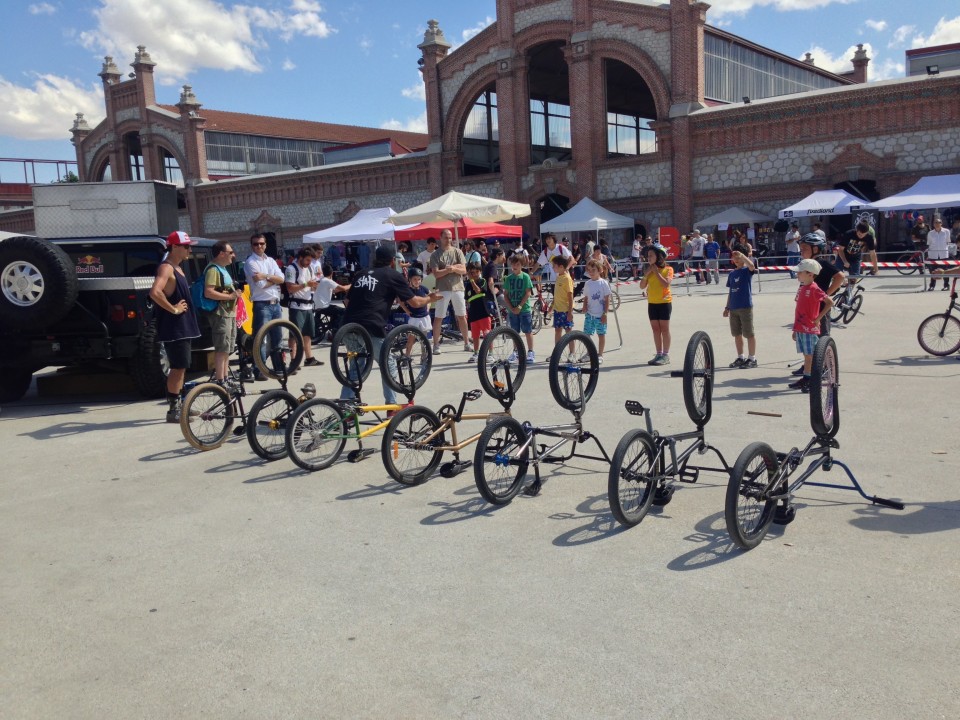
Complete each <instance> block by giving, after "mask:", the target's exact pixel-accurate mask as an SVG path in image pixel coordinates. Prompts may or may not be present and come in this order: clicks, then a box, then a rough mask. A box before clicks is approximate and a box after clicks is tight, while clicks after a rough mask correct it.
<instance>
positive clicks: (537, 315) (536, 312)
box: [530, 303, 543, 335]
mask: <svg viewBox="0 0 960 720" xmlns="http://www.w3.org/2000/svg"><path fill="white" fill-rule="evenodd" d="M530 325H531V328H530V329H531V331H532V332H533V334H534V335H536V334H537V333H538V332H540V328H542V327H543V313H542V312H541V311H540V306H539V305H537V304H536V303H534V305H533V309H532V310H531V311H530Z"/></svg>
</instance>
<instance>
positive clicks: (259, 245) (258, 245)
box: [251, 243, 266, 247]
mask: <svg viewBox="0 0 960 720" xmlns="http://www.w3.org/2000/svg"><path fill="white" fill-rule="evenodd" d="M251 244H252V245H253V246H254V247H265V246H266V243H251Z"/></svg>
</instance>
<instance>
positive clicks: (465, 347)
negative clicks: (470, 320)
mask: <svg viewBox="0 0 960 720" xmlns="http://www.w3.org/2000/svg"><path fill="white" fill-rule="evenodd" d="M463 351H464V352H473V347H472V346H471V345H470V343H466V342H465V343H464V344H463Z"/></svg>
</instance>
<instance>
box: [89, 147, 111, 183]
mask: <svg viewBox="0 0 960 720" xmlns="http://www.w3.org/2000/svg"><path fill="white" fill-rule="evenodd" d="M112 144H113V143H106V144H105V145H103V146H102V147H101V148H100V149H99V150H97V151H96V152H95V153H94V154H93V158H92V159H91V160H90V164H89V165H88V166H87V168H86V172H87V180H88V181H89V182H100V181H101V180H103V178H102V177H98V176H100V175H102V172H103V170H104V167H105V166H106V165H107V164H109V162H110V152H111V150H110V148H111V145H112ZM110 173H111V175H112V176H116V174H117V169H116V168H115V167H111V168H110ZM94 178H96V179H94ZM113 179H114V180H116V179H117V178H116V177H113Z"/></svg>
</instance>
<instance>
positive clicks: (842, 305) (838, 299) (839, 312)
mask: <svg viewBox="0 0 960 720" xmlns="http://www.w3.org/2000/svg"><path fill="white" fill-rule="evenodd" d="M830 299H831V300H833V305H832V306H831V308H830V309H829V310H828V311H827V317H828V318H829V319H830V322H832V323H838V322H840V321H841V320H843V313H844V312H845V311H846V309H847V305H846V296H845V295H844V292H843V290H838V291H837V292H836V293H834V294H833V295H832V296H830Z"/></svg>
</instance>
